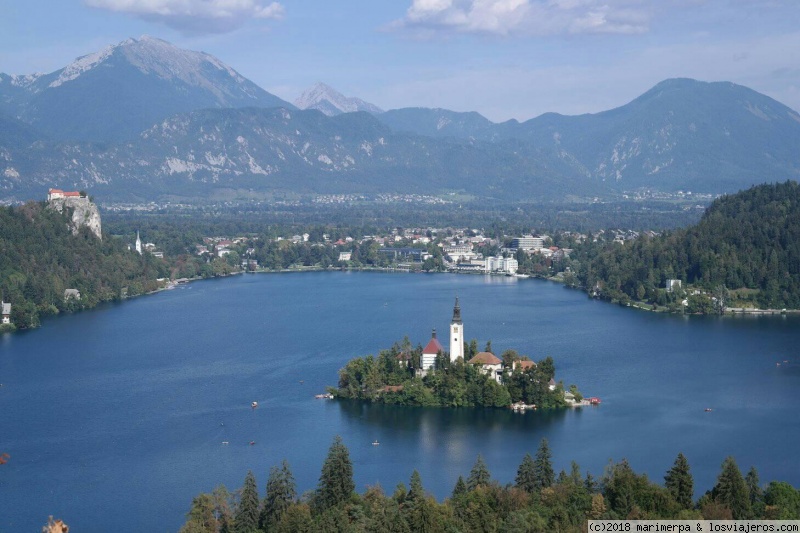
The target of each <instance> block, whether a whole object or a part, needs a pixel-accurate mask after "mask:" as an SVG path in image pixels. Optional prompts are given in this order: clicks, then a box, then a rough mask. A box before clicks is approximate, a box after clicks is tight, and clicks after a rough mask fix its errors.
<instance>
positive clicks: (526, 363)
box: [514, 361, 536, 371]
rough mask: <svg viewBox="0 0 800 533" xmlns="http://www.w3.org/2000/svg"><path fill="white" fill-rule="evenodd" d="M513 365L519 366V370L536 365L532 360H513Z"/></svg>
mask: <svg viewBox="0 0 800 533" xmlns="http://www.w3.org/2000/svg"><path fill="white" fill-rule="evenodd" d="M514 366H519V368H520V370H523V371H524V370H528V369H529V368H534V367H536V363H534V362H533V361H515V362H514Z"/></svg>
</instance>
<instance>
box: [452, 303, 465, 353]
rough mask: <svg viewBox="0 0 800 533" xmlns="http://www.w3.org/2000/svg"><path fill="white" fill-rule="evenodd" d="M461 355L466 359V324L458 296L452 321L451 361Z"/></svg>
mask: <svg viewBox="0 0 800 533" xmlns="http://www.w3.org/2000/svg"><path fill="white" fill-rule="evenodd" d="M459 357H460V358H461V359H464V324H463V322H462V321H461V307H460V306H459V305H458V296H456V304H455V305H454V306H453V320H452V321H451V322H450V362H453V363H454V362H455V361H456V359H458V358H459Z"/></svg>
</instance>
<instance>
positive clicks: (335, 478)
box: [314, 435, 356, 510]
mask: <svg viewBox="0 0 800 533" xmlns="http://www.w3.org/2000/svg"><path fill="white" fill-rule="evenodd" d="M355 488H356V485H355V483H354V482H353V464H352V463H351V462H350V452H349V451H348V450H347V447H346V446H345V445H344V443H342V438H341V437H340V436H339V435H337V436H336V437H334V439H333V444H331V447H330V449H329V450H328V456H327V457H326V458H325V462H324V463H323V464H322V474H321V475H320V477H319V485H318V486H317V492H316V495H315V498H314V502H315V504H316V505H317V506H318V507H319V508H320V509H321V510H325V509H329V508H330V507H334V506H336V505H339V504H340V503H342V502H344V501H346V500H347V499H348V498H350V495H351V494H353V491H354V490H355Z"/></svg>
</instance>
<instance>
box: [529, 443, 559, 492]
mask: <svg viewBox="0 0 800 533" xmlns="http://www.w3.org/2000/svg"><path fill="white" fill-rule="evenodd" d="M550 458H551V454H550V446H549V445H548V443H547V439H545V438H542V442H541V443H540V444H539V449H538V450H537V451H536V460H535V461H534V474H535V480H536V488H537V489H543V488H546V487H551V486H552V485H553V483H555V482H556V473H555V472H554V471H553V464H552V462H551V460H550Z"/></svg>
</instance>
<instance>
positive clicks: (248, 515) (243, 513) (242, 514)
mask: <svg viewBox="0 0 800 533" xmlns="http://www.w3.org/2000/svg"><path fill="white" fill-rule="evenodd" d="M258 506H259V499H258V487H257V486H256V477H255V476H254V475H253V473H252V472H250V471H248V472H247V475H246V476H245V478H244V486H243V487H242V496H241V498H239V505H238V507H237V508H236V520H235V523H234V528H233V530H234V531H235V532H236V533H256V532H257V531H258Z"/></svg>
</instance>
